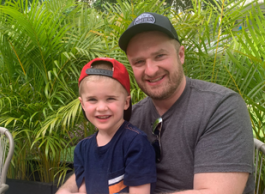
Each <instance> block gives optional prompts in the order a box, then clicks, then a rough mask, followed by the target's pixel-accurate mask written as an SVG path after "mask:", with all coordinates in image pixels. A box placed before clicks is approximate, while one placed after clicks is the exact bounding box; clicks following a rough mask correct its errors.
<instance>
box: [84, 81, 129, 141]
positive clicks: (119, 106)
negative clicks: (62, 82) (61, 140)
mask: <svg viewBox="0 0 265 194" xmlns="http://www.w3.org/2000/svg"><path fill="white" fill-rule="evenodd" d="M84 81H85V82H84V83H83V85H82V87H83V92H82V94H81V97H79V100H80V102H81V105H82V107H83V109H84V111H85V113H86V117H87V118H88V120H89V121H90V122H91V123H93V125H94V126H96V127H97V128H98V130H99V133H101V134H107V135H110V136H112V135H114V134H115V132H116V131H117V130H118V129H119V127H120V126H121V125H122V123H123V121H124V119H123V112H124V110H126V109H127V108H128V107H129V105H130V96H128V95H127V94H126V90H125V89H124V88H123V86H122V85H121V84H120V83H119V82H118V81H116V80H114V79H112V78H108V77H102V76H100V77H99V76H89V79H88V80H84Z"/></svg>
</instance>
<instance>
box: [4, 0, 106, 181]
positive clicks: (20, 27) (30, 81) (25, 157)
mask: <svg viewBox="0 0 265 194" xmlns="http://www.w3.org/2000/svg"><path fill="white" fill-rule="evenodd" d="M90 18H94V19H93V20H91V19H90ZM97 18H98V19H97ZM0 22H1V27H0V37H1V41H0V62H1V63H0V69H1V73H0V88H1V90H0V111H1V115H0V125H3V126H5V127H6V128H8V129H10V130H11V131H12V134H13V136H14V139H15V143H16V148H15V154H14V157H13V160H12V165H11V168H10V171H9V177H12V178H17V179H30V178H31V176H33V175H34V174H36V173H37V174H38V176H39V178H40V180H41V181H44V182H51V181H53V180H54V178H55V176H57V177H59V176H60V177H61V176H62V175H65V173H66V172H67V170H68V169H69V168H68V167H67V166H66V157H67V150H68V148H69V147H71V146H73V145H74V144H76V141H78V138H77V136H76V135H74V134H75V133H81V136H80V137H79V138H82V137H84V135H85V136H86V135H88V133H93V131H94V128H90V130H89V131H88V130H87V127H85V128H83V127H82V126H81V125H82V123H85V124H83V125H86V126H87V122H86V121H84V119H83V118H82V117H81V118H80V117H79V115H80V112H81V111H80V106H79V103H78V101H77V96H78V95H77V94H78V91H77V80H78V76H79V71H80V69H81V66H83V65H84V64H85V63H86V62H87V61H89V60H91V59H92V58H94V57H97V56H102V55H104V53H105V52H106V51H105V50H106V49H105V45H104V43H103V41H102V38H101V37H100V36H99V35H97V34H96V33H94V30H97V29H99V28H103V27H104V22H103V19H102V18H101V15H100V14H98V13H97V12H95V10H93V9H84V6H83V4H76V3H75V2H74V1H71V0H68V1H65V0H59V1H58V0H56V1H55V0H54V1H45V2H41V3H40V2H38V1H37V0H36V1H32V3H31V4H29V2H28V1H22V0H21V1H17V2H12V1H6V2H5V5H4V6H0ZM69 105H70V106H71V105H75V106H71V108H72V109H70V111H71V116H69V115H67V116H66V117H65V118H64V119H65V121H67V122H68V123H64V122H58V123H57V124H56V126H55V127H56V129H57V130H49V132H47V133H45V132H43V130H41V129H42V128H45V126H46V125H47V123H49V121H50V119H51V116H54V115H56V118H55V119H57V121H58V120H60V119H61V117H64V116H65V112H64V113H62V114H61V110H65V111H69V108H68V107H69ZM73 117H74V121H75V122H72V120H71V119H72V118H73ZM70 122H71V123H70ZM69 123H70V124H69ZM51 125H53V123H51ZM40 131H41V132H40ZM62 153H64V156H62ZM68 154H71V155H72V153H68ZM33 160H34V162H32V161H33ZM58 172H59V173H58ZM35 178H36V177H33V179H35Z"/></svg>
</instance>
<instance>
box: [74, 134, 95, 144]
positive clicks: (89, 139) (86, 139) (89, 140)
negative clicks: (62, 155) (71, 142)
mask: <svg viewBox="0 0 265 194" xmlns="http://www.w3.org/2000/svg"><path fill="white" fill-rule="evenodd" d="M95 137H96V133H94V134H92V135H90V136H88V137H85V138H84V139H82V140H80V141H79V142H78V143H77V145H79V144H88V143H90V142H92V141H93V139H94V138H95Z"/></svg>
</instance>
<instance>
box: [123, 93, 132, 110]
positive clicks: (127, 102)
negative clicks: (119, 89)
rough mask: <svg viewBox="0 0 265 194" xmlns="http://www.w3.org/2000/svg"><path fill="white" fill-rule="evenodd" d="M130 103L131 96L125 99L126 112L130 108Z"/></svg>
mask: <svg viewBox="0 0 265 194" xmlns="http://www.w3.org/2000/svg"><path fill="white" fill-rule="evenodd" d="M130 102H131V96H127V97H126V99H125V105H124V110H127V109H128V108H129V106H130Z"/></svg>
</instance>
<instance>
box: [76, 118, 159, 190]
mask: <svg viewBox="0 0 265 194" xmlns="http://www.w3.org/2000/svg"><path fill="white" fill-rule="evenodd" d="M96 136H97V133H95V134H93V135H91V136H89V137H88V138H85V139H83V140H82V141H80V142H79V143H78V144H77V146H76V148H75V152H74V168H75V175H76V183H77V186H78V188H79V187H80V186H81V184H82V182H83V179H85V184H86V190H87V194H95V193H103V194H105V193H119V192H129V186H139V185H144V184H148V183H154V182H156V163H155V153H154V149H153V147H152V145H151V144H150V142H149V141H148V140H147V136H146V134H145V133H144V132H142V131H141V130H139V129H137V128H136V127H135V126H133V125H132V124H130V123H129V122H127V121H124V123H123V124H122V125H121V127H120V128H119V129H118V131H117V132H116V133H115V135H114V136H113V138H112V139H111V141H110V142H109V143H108V144H106V145H105V146H102V147H98V146H97V140H96Z"/></svg>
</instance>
